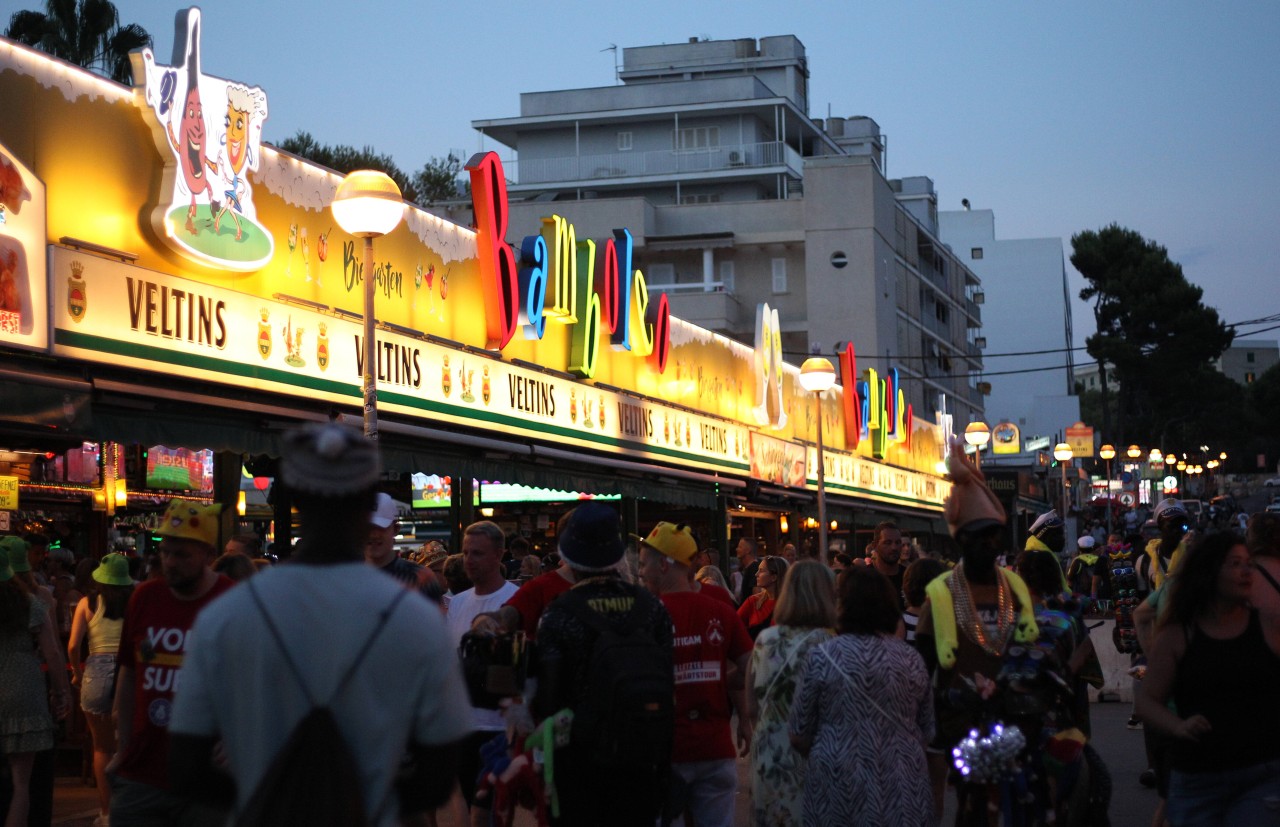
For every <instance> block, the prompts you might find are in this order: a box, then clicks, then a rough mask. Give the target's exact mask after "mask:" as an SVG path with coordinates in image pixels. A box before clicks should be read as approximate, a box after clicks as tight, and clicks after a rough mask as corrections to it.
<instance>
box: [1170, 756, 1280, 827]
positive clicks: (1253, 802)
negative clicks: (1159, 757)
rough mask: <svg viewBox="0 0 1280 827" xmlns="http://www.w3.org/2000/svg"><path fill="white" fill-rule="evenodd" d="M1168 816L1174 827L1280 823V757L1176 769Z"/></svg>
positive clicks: (1258, 825) (1171, 781) (1171, 787)
mask: <svg viewBox="0 0 1280 827" xmlns="http://www.w3.org/2000/svg"><path fill="white" fill-rule="evenodd" d="M1165 817H1166V818H1167V819H1169V823H1170V824H1172V825H1174V827H1199V825H1216V824H1239V825H1245V824H1248V825H1250V827H1255V825H1256V827H1264V825H1268V824H1274V825H1280V760H1275V761H1267V762H1264V763H1261V764H1253V765H1251V766H1248V767H1240V768H1238V769H1230V770H1215V771H1212V772H1180V771H1178V770H1174V771H1173V776H1172V778H1170V780H1169V804H1168V808H1167V809H1166V810H1165Z"/></svg>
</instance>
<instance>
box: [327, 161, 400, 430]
mask: <svg viewBox="0 0 1280 827" xmlns="http://www.w3.org/2000/svg"><path fill="white" fill-rule="evenodd" d="M330 209H331V210H332V211H333V220H334V221H337V222H338V226H339V227H341V228H342V229H343V230H345V231H346V232H347V233H349V234H351V235H353V236H356V237H357V238H363V239H364V269H363V270H362V273H363V276H362V277H363V279H364V376H363V380H364V381H363V385H364V435H365V436H366V437H368V438H369V439H372V440H376V439H377V438H378V385H377V382H378V380H377V369H376V367H375V366H376V364H377V351H376V348H375V345H374V319H373V297H374V281H375V279H374V266H373V239H374V238H376V237H377V236H381V235H386V234H387V233H389V232H391V231H392V230H394V229H395V228H396V227H397V226H398V225H399V224H400V222H401V220H403V218H404V198H403V197H402V196H401V194H400V188H399V187H398V186H396V182H395V181H392V180H391V177H390V176H389V175H387V174H386V173H385V172H378V171H377V170H371V169H360V170H356V171H355V172H352V173H350V174H348V175H347V177H346V178H344V179H343V180H342V184H341V185H339V186H338V192H337V194H336V195H334V197H333V204H332V205H330Z"/></svg>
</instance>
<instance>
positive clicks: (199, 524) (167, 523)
mask: <svg viewBox="0 0 1280 827" xmlns="http://www.w3.org/2000/svg"><path fill="white" fill-rule="evenodd" d="M221 513H222V504H221V503H209V504H207V505H206V504H204V503H197V502H192V501H190V500H170V501H169V507H168V508H166V509H165V512H164V516H163V517H162V518H160V527H159V528H157V529H156V534H159V535H160V536H161V537H173V538H175V539H179V540H198V541H200V542H201V543H204V544H206V545H208V546H210V547H211V548H217V547H218V515H219V514H221Z"/></svg>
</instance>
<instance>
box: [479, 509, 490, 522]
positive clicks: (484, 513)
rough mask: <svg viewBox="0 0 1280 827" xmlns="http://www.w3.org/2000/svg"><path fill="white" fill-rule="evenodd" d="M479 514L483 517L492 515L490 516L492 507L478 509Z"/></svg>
mask: <svg viewBox="0 0 1280 827" xmlns="http://www.w3.org/2000/svg"><path fill="white" fill-rule="evenodd" d="M480 516H481V517H484V518H485V519H488V518H490V517H492V516H493V509H492V508H482V509H480Z"/></svg>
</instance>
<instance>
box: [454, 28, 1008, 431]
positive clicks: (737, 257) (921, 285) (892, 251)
mask: <svg viewBox="0 0 1280 827" xmlns="http://www.w3.org/2000/svg"><path fill="white" fill-rule="evenodd" d="M619 79H620V81H621V84H620V85H617V86H609V87H601V88H589V89H570V90H560V91H550V92H527V93H522V94H521V95H520V114H519V116H517V117H509V118H494V119H488V120H479V121H475V122H473V126H474V127H475V128H476V129H477V130H479V131H480V132H482V133H483V134H484V135H485V136H486V138H487V139H491V140H492V141H494V142H497V143H499V144H502V145H503V146H505V147H508V148H510V151H499V155H500V156H502V157H503V162H504V167H505V168H506V171H507V176H508V178H509V182H508V193H509V197H510V199H511V206H510V215H509V220H508V233H509V237H508V239H507V240H508V241H509V242H512V243H513V244H518V243H519V242H520V240H521V238H522V237H523V236H525V235H530V234H533V233H535V232H537V229H538V227H539V222H540V219H541V218H543V217H544V216H549V215H551V214H553V213H554V214H559V215H561V216H563V217H564V218H566V219H568V220H570V221H572V222H573V223H574V224H575V226H576V228H577V232H578V236H579V238H597V239H598V238H603V237H607V236H608V235H609V234H610V233H611V231H612V230H613V229H615V228H623V227H625V228H628V229H630V231H631V233H632V235H633V237H634V244H635V266H636V267H637V268H639V269H641V270H642V271H643V272H644V273H645V276H646V278H647V280H648V283H649V287H650V291H651V292H665V293H666V294H667V296H668V298H669V300H670V302H671V309H672V312H673V313H674V314H675V315H677V316H679V317H681V318H684V319H688V320H690V321H692V322H694V323H696V324H698V325H700V326H702V327H705V328H708V329H711V330H715V331H717V332H721V333H724V334H726V335H728V336H731V337H733V338H736V339H740V340H743V341H751V339H752V336H753V334H754V329H755V316H756V313H755V310H756V306H757V304H758V303H760V302H768V303H769V304H770V306H772V307H776V308H777V309H778V310H779V314H780V318H781V324H782V328H783V331H784V336H783V348H784V351H785V352H786V355H787V358H788V360H789V361H792V362H799V361H800V360H802V359H803V358H804V357H805V356H807V355H808V354H809V353H811V352H814V351H817V352H821V353H825V354H832V353H834V351H835V350H836V348H837V346H838V345H841V344H842V343H843V342H846V341H852V342H853V344H854V347H855V349H856V351H857V353H858V360H859V367H860V368H865V367H874V368H876V369H878V370H880V371H883V370H884V369H886V368H888V367H891V366H892V367H897V368H898V369H899V371H900V374H901V376H902V378H903V385H904V390H905V391H906V392H907V394H908V401H909V402H910V403H911V404H912V405H913V406H914V407H915V410H916V412H917V415H919V416H922V417H925V418H932V417H933V415H934V412H935V411H937V410H938V409H939V407H940V406H941V405H942V404H944V401H945V405H946V409H947V411H948V412H949V413H951V414H953V415H954V416H955V417H956V421H957V422H959V423H961V424H963V423H966V422H968V421H969V420H971V419H978V418H981V417H982V416H983V396H982V394H981V393H980V392H979V388H978V386H977V381H978V380H977V378H976V374H977V373H978V372H979V371H980V370H981V368H982V361H981V353H980V350H979V347H978V339H979V336H980V332H981V326H982V316H981V313H980V309H979V305H980V304H981V302H982V287H981V283H980V281H979V278H978V276H977V275H976V274H975V272H974V269H973V268H971V267H970V266H968V263H967V262H966V261H965V260H964V258H963V257H961V256H958V255H956V254H953V253H952V252H951V251H950V250H949V249H948V248H947V247H946V246H945V245H944V244H943V243H942V241H941V239H940V237H939V232H938V217H937V196H936V194H935V192H934V189H933V182H932V181H930V180H929V179H928V178H924V177H915V178H903V179H894V180H891V179H888V178H886V177H885V174H884V137H883V135H882V134H881V132H880V128H879V126H878V125H877V124H876V122H875V121H874V120H872V119H871V118H867V117H856V118H848V119H845V118H830V119H828V120H826V121H825V122H824V121H823V120H815V119H812V118H810V117H809V115H808V103H809V101H808V80H809V71H808V64H807V60H806V58H805V51H804V45H803V44H802V43H801V42H800V41H799V40H798V39H797V38H795V37H793V36H790V35H784V36H780V37H766V38H761V39H760V40H759V41H756V40H754V39H741V40H715V41H701V40H696V39H694V40H690V41H689V42H688V43H679V44H674V45H662V46H642V47H638V48H628V49H624V50H623V62H622V67H621V70H620V72H619ZM452 209H454V210H465V209H466V206H465V205H459V206H457V207H454V208H452ZM450 217H452V218H455V220H462V221H464V222H465V221H466V216H465V215H461V216H459V215H450Z"/></svg>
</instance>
